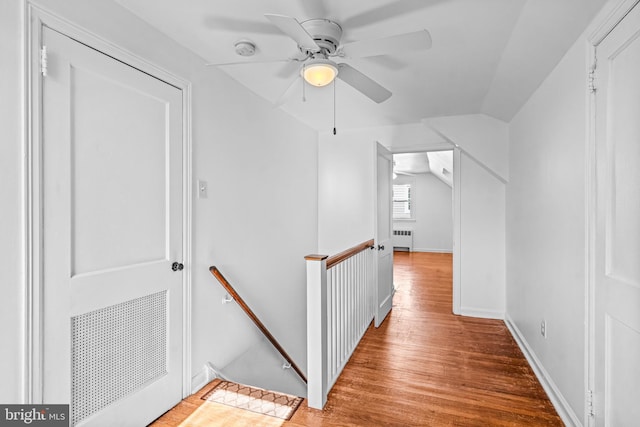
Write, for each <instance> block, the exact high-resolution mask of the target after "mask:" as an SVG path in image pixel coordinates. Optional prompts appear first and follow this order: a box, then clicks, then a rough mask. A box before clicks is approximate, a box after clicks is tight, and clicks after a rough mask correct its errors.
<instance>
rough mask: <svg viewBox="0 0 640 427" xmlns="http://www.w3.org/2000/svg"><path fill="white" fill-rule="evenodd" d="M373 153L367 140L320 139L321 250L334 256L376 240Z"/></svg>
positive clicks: (369, 140) (319, 229) (319, 235)
mask: <svg viewBox="0 0 640 427" xmlns="http://www.w3.org/2000/svg"><path fill="white" fill-rule="evenodd" d="M374 150H375V142H374V140H372V139H369V138H368V137H364V138H353V137H347V136H345V135H341V136H339V137H338V136H333V135H331V136H328V135H326V136H322V135H321V136H320V142H319V151H318V164H319V170H318V251H319V252H320V253H322V254H325V255H333V254H336V253H338V252H341V251H343V250H345V249H348V248H350V247H352V246H355V245H357V244H359V243H362V242H365V241H367V240H369V239H373V237H374V226H375V224H374V213H375V205H374V167H373V166H374V163H373V162H374V157H373V156H374Z"/></svg>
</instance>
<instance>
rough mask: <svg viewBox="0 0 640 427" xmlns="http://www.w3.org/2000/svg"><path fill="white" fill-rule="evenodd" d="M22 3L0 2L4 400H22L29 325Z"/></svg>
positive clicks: (0, 380) (0, 385)
mask: <svg viewBox="0 0 640 427" xmlns="http://www.w3.org/2000/svg"><path fill="white" fill-rule="evenodd" d="M21 38H22V5H21V4H20V2H17V1H2V2H0V55H1V57H2V60H1V61H0V72H1V74H0V129H2V137H1V138H2V140H1V142H0V183H1V184H0V236H2V237H1V238H0V257H1V258H2V260H3V268H2V269H1V272H0V298H1V299H2V309H1V310H0V337H2V345H0V402H3V403H7V404H8V403H21V402H22V401H23V393H22V385H21V384H22V377H21V376H22V369H23V364H22V360H23V345H24V343H23V335H24V333H23V330H24V329H23V328H24V322H23V318H24V311H23V307H24V300H23V295H24V288H23V286H22V284H23V281H24V274H23V273H24V268H23V266H24V255H23V254H24V246H23V228H22V218H23V213H22V212H23V209H22V206H23V202H22V169H23V156H22V149H23V129H24V127H23V126H24V123H23V115H22V111H23V105H24V104H23V94H22V91H21V84H20V82H21V80H22V76H23V68H22V63H23V62H22V44H21V43H22V41H21Z"/></svg>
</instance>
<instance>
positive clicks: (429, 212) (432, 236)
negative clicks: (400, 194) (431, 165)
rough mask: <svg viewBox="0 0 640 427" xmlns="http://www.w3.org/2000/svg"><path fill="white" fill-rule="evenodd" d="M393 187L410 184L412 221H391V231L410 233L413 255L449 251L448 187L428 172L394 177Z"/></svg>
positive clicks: (450, 236)
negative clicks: (411, 233)
mask: <svg viewBox="0 0 640 427" xmlns="http://www.w3.org/2000/svg"><path fill="white" fill-rule="evenodd" d="M393 183H394V184H412V186H413V188H412V190H411V206H412V209H413V211H414V214H415V218H414V220H409V221H403V220H395V221H393V228H394V229H409V230H414V232H413V250H414V251H416V252H452V251H453V203H452V192H451V187H449V186H448V185H447V184H445V183H444V182H442V181H441V180H440V179H438V178H436V177H435V176H434V175H433V174H431V173H421V174H416V175H415V176H406V175H398V177H397V178H396V179H394V180H393Z"/></svg>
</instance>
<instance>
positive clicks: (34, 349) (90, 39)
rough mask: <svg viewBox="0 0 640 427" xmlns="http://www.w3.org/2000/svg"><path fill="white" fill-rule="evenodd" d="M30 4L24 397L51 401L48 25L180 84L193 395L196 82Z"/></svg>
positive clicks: (186, 348) (186, 324) (185, 380)
mask: <svg viewBox="0 0 640 427" xmlns="http://www.w3.org/2000/svg"><path fill="white" fill-rule="evenodd" d="M23 1H24V4H25V9H24V10H25V25H24V28H25V34H24V40H25V42H24V46H23V47H24V55H25V57H24V58H25V59H24V65H25V66H24V88H25V91H24V92H25V95H24V96H25V115H26V125H25V146H24V173H23V200H24V205H23V208H24V213H25V215H24V242H25V244H24V257H25V266H24V271H25V274H24V367H23V384H24V385H23V401H24V402H25V403H33V404H38V403H46V402H42V399H43V360H44V355H43V347H42V341H43V328H42V321H43V320H42V311H43V309H44V304H43V294H42V286H43V277H42V275H43V269H42V256H43V246H42V223H43V215H42V203H41V200H42V173H41V171H42V155H41V147H42V114H41V111H42V75H41V72H40V46H42V33H43V27H45V26H46V27H49V28H51V29H53V30H55V31H57V32H59V33H62V34H64V35H66V36H68V37H70V38H72V39H74V40H76V41H78V42H80V43H82V44H85V45H87V46H89V47H91V48H92V49H95V50H97V51H99V52H102V53H103V54H105V55H108V56H110V57H112V58H114V59H116V60H118V61H121V62H123V63H125V64H127V65H129V66H131V67H134V68H136V69H138V70H140V71H142V72H144V73H146V74H149V75H150V76H152V77H154V78H157V79H159V80H161V81H164V82H165V83H167V84H169V85H171V86H174V87H176V88H177V89H179V90H180V91H181V92H182V124H183V134H182V159H183V164H182V171H183V172H182V182H183V185H182V186H183V196H182V197H183V200H182V236H183V237H182V248H183V249H182V252H183V254H182V258H183V259H182V263H183V264H184V265H185V266H186V268H185V269H184V272H183V286H182V289H183V295H182V296H183V307H182V310H183V319H182V322H183V323H182V329H183V331H182V332H183V340H182V390H181V394H182V397H183V398H185V397H187V396H188V395H190V394H191V349H192V346H191V329H192V322H191V312H192V308H191V289H192V269H191V266H192V237H191V236H192V212H193V207H192V203H193V200H192V199H193V198H192V197H191V195H192V192H193V180H192V179H191V176H192V170H193V169H192V168H193V164H192V163H193V159H192V156H191V152H192V135H191V116H192V114H191V100H192V87H191V83H190V82H189V81H187V80H185V79H182V78H180V77H178V76H176V75H174V74H172V73H170V72H168V71H166V70H164V69H162V68H160V67H158V66H157V65H155V64H153V63H151V62H149V61H147V60H145V59H144V58H142V57H140V56H138V55H135V54H133V53H131V52H128V51H126V50H124V49H123V48H121V47H119V46H117V45H115V44H113V43H111V42H109V41H108V40H105V39H103V38H101V37H99V36H97V35H95V34H93V33H91V32H90V31H88V30H86V29H84V28H81V27H79V26H77V25H76V24H74V23H72V22H70V21H67V20H66V19H64V18H63V17H61V16H58V15H56V14H55V13H52V12H50V11H47V10H44V9H43V8H41V7H39V6H38V5H35V4H34V3H32V1H31V0H23Z"/></svg>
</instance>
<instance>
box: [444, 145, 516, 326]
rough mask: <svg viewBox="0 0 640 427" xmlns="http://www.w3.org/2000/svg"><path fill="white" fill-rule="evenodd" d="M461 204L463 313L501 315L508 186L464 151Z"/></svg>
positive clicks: (461, 288)
mask: <svg viewBox="0 0 640 427" xmlns="http://www.w3.org/2000/svg"><path fill="white" fill-rule="evenodd" d="M454 167H455V166H454ZM454 173H455V172H454ZM460 205H461V206H460V251H459V254H460V260H459V262H460V283H461V286H460V314H462V315H467V316H475V317H489V318H498V319H501V318H503V317H504V310H505V213H504V209H505V187H504V183H503V182H501V181H500V180H499V179H497V178H496V177H495V176H493V175H492V174H490V173H488V172H487V171H486V170H485V169H484V168H483V167H481V166H480V165H478V163H476V162H475V161H474V160H472V159H471V158H469V157H468V156H467V155H465V154H464V153H462V154H461V156H460Z"/></svg>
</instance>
